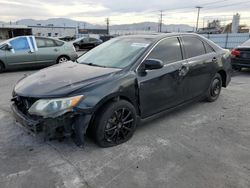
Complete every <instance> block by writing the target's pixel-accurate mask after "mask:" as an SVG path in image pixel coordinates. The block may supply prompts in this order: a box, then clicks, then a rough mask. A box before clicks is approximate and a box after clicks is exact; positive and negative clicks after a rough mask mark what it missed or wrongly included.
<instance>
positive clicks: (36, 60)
mask: <svg viewBox="0 0 250 188" xmlns="http://www.w3.org/2000/svg"><path fill="white" fill-rule="evenodd" d="M77 57H78V55H77V53H76V51H75V49H74V46H73V45H72V44H70V43H67V42H64V41H61V40H55V39H52V38H45V37H33V36H21V37H16V38H12V39H10V40H7V41H4V42H2V43H0V72H3V71H4V70H8V69H12V68H26V67H41V66H50V65H53V64H56V63H63V62H66V61H68V60H72V61H74V60H76V59H77Z"/></svg>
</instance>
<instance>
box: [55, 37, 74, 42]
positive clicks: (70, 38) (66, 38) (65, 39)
mask: <svg viewBox="0 0 250 188" xmlns="http://www.w3.org/2000/svg"><path fill="white" fill-rule="evenodd" d="M59 39H60V40H63V41H66V42H69V41H73V40H76V38H75V37H72V36H66V37H60V38H59Z"/></svg>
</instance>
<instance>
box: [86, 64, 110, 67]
mask: <svg viewBox="0 0 250 188" xmlns="http://www.w3.org/2000/svg"><path fill="white" fill-rule="evenodd" d="M86 64H87V65H89V66H94V67H103V68H106V66H103V65H97V64H94V63H86Z"/></svg>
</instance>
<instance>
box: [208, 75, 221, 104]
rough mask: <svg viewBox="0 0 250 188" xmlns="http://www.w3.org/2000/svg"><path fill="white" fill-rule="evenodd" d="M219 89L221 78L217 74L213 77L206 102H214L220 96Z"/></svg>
mask: <svg viewBox="0 0 250 188" xmlns="http://www.w3.org/2000/svg"><path fill="white" fill-rule="evenodd" d="M221 88H222V78H221V75H220V74H218V73H217V74H216V75H215V76H214V77H213V79H212V82H211V84H210V87H209V89H208V92H207V96H206V101H208V102H214V101H216V100H217V99H218V98H219V96H220V93H221Z"/></svg>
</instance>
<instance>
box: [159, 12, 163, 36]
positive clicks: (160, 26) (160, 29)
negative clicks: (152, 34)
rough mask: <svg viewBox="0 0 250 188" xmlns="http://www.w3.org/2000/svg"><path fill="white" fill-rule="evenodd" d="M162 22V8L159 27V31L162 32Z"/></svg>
mask: <svg viewBox="0 0 250 188" xmlns="http://www.w3.org/2000/svg"><path fill="white" fill-rule="evenodd" d="M162 22H163V11H162V10H160V21H159V28H158V31H159V32H160V33H161V32H162Z"/></svg>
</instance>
